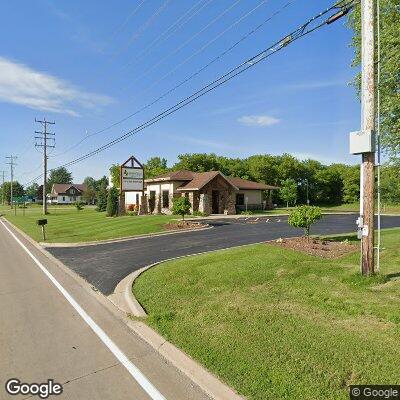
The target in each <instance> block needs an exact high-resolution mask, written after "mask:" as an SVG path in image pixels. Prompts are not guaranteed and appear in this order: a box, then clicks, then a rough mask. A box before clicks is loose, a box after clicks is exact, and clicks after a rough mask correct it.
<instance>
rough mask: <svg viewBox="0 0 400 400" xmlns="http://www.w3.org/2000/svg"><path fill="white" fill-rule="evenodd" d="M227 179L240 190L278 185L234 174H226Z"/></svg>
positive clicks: (270, 187)
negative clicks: (254, 180) (242, 177)
mask: <svg viewBox="0 0 400 400" xmlns="http://www.w3.org/2000/svg"><path fill="white" fill-rule="evenodd" d="M227 178H228V180H229V181H230V182H232V183H233V184H234V185H235V186H237V187H238V188H239V189H242V190H246V189H247V190H251V189H260V190H267V189H279V187H278V186H271V185H266V184H265V183H260V182H253V181H248V180H246V179H241V178H237V177H236V176H227Z"/></svg>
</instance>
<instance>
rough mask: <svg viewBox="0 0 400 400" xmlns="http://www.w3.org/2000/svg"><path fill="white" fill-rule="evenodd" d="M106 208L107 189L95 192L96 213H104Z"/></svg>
mask: <svg viewBox="0 0 400 400" xmlns="http://www.w3.org/2000/svg"><path fill="white" fill-rule="evenodd" d="M106 208H107V189H106V188H104V187H103V188H100V189H99V191H98V192H97V207H96V211H106Z"/></svg>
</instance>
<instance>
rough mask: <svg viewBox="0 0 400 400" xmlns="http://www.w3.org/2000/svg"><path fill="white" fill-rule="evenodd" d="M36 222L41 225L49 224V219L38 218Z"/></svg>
mask: <svg viewBox="0 0 400 400" xmlns="http://www.w3.org/2000/svg"><path fill="white" fill-rule="evenodd" d="M36 223H37V224H38V225H39V226H44V225H47V219H38V220H37V221H36Z"/></svg>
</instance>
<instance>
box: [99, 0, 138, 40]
mask: <svg viewBox="0 0 400 400" xmlns="http://www.w3.org/2000/svg"><path fill="white" fill-rule="evenodd" d="M145 2H146V0H142V1H141V2H140V3H139V4H138V5H137V6H136V7H135V8H134V9H133V11H132V12H131V13H130V14H129V15H128V16H127V17H126V19H125V21H124V22H123V23H122V24H121V25H119V26H118V28H116V29H115V30H114V32H113V33H112V34H111V36H110V38H109V39H108V40H106V42H105V44H104V46H103V47H106V46H107V45H108V44H109V43H110V42H111V41H112V40H113V39H114V38H115V36H117V35H118V33H120V32H121V31H122V30H123V29H124V28H125V26H126V25H128V22H129V21H130V20H131V19H132V18H133V17H134V16H135V15H136V14H137V12H138V11H139V10H140V8H141V7H142V5H143V4H144V3H145Z"/></svg>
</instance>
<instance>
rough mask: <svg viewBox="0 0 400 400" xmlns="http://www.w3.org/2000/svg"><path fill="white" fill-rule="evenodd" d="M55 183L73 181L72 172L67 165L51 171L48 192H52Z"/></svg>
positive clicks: (47, 186)
mask: <svg viewBox="0 0 400 400" xmlns="http://www.w3.org/2000/svg"><path fill="white" fill-rule="evenodd" d="M55 183H72V174H71V172H69V171H68V170H67V169H66V168H65V167H60V168H55V169H52V170H51V171H50V175H49V179H48V180H47V185H46V192H47V193H50V192H51V189H52V187H53V185H54V184H55Z"/></svg>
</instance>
